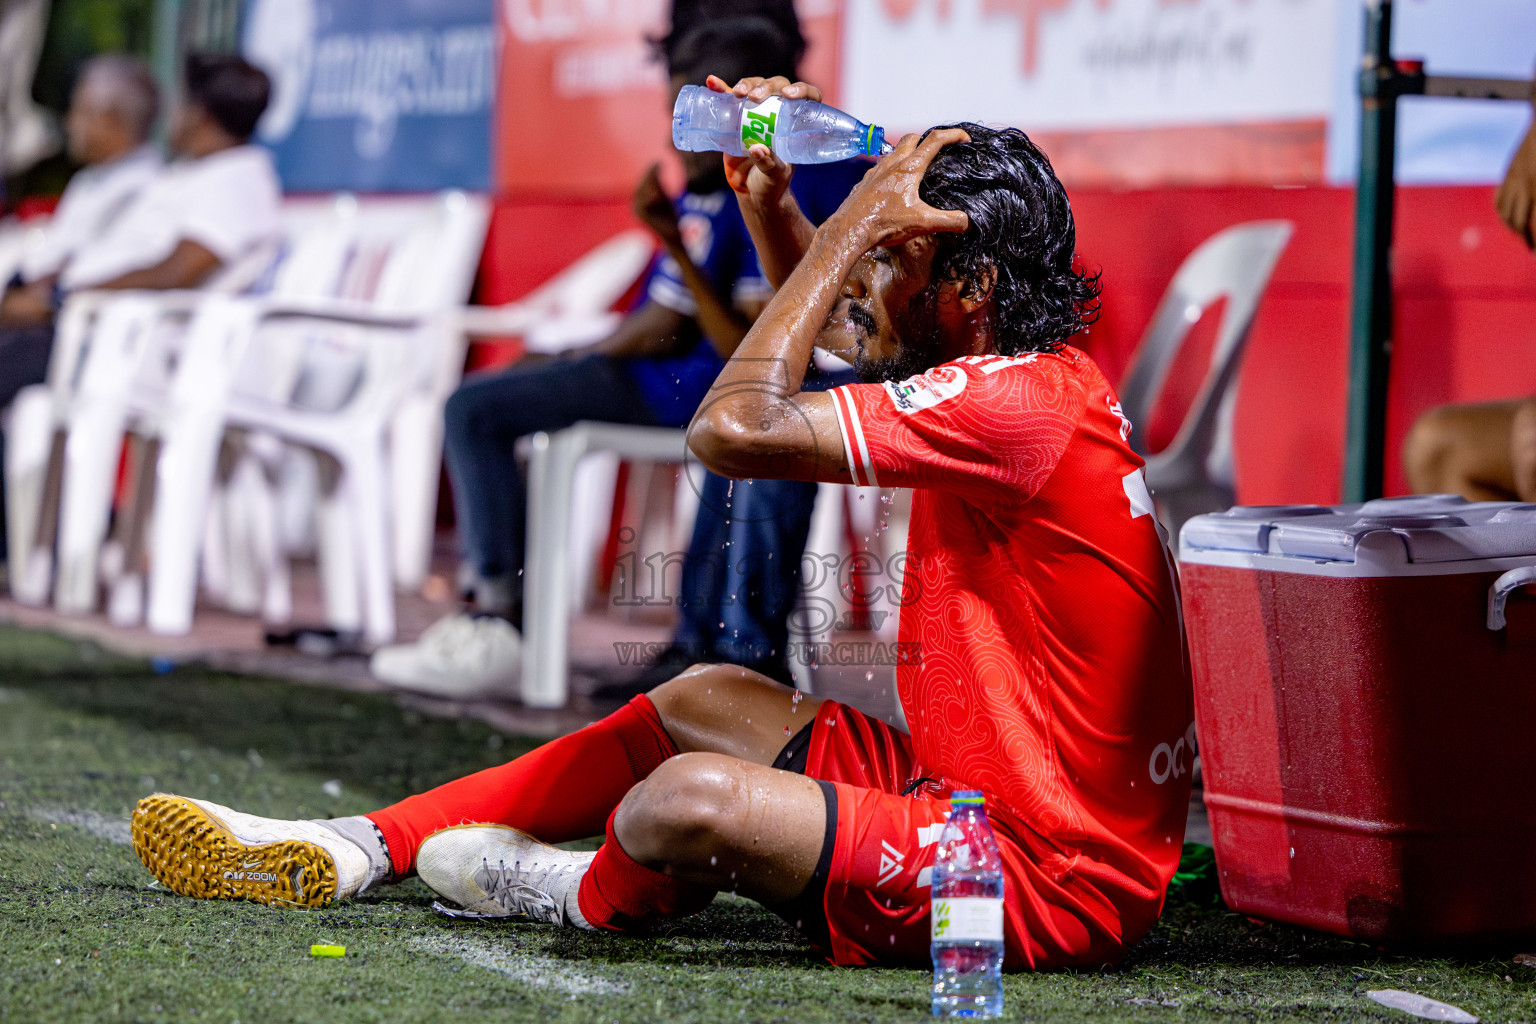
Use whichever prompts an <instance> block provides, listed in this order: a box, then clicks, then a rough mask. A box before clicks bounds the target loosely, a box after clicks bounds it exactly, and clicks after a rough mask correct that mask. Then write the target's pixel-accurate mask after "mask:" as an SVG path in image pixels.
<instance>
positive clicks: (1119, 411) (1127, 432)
mask: <svg viewBox="0 0 1536 1024" xmlns="http://www.w3.org/2000/svg"><path fill="white" fill-rule="evenodd" d="M1104 401H1105V402H1107V403H1109V411H1110V412H1111V413H1113V414H1114V417H1115V419H1117V420H1119V421H1120V440H1122V441H1129V440H1130V439H1131V421H1130V420H1128V419H1126V418H1125V409H1124V408H1122V407H1121V405H1120V403H1119V402H1117V401H1115V400H1114V399H1113V398H1111V397H1109V396H1108V395H1105V396H1104Z"/></svg>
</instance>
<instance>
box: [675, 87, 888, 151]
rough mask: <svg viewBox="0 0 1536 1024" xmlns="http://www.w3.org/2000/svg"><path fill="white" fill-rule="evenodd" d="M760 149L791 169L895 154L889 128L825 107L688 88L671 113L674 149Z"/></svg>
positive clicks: (801, 102) (819, 104)
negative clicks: (887, 137)
mask: <svg viewBox="0 0 1536 1024" xmlns="http://www.w3.org/2000/svg"><path fill="white" fill-rule="evenodd" d="M758 144H762V145H764V146H767V147H768V148H769V149H772V150H773V152H774V155H776V156H777V157H778V158H779V159H780V160H783V161H784V162H785V163H790V164H829V163H833V162H835V161H838V160H847V159H848V158H850V157H855V156H882V155H884V154H886V153H889V152H890V151H891V147H890V146H888V145H886V143H885V129H884V128H881V127H880V126H879V125H875V124H865V123H864V122H863V121H860V120H858V119H857V118H854V117H850V116H848V115H847V114H845V113H843V112H842V111H841V110H838V109H837V108H836V107H829V106H827V105H826V104H825V103H816V102H814V101H812V100H791V99H785V98H784V97H783V96H769V97H768V98H767V99H765V100H763V102H761V103H753V102H752V101H751V100H748V99H746V98H744V97H741V96H734V95H732V94H731V93H728V92H715V91H713V90H711V89H706V88H704V87H703V86H702V85H685V86H683V91H682V92H681V93H679V94H678V97H677V105H676V106H674V107H673V108H672V145H674V146H676V147H677V148H678V149H681V150H683V151H685V152H689V153H710V152H719V153H729V154H730V155H731V156H746V155H747V150H748V149H749V148H750V147H752V146H755V145H758Z"/></svg>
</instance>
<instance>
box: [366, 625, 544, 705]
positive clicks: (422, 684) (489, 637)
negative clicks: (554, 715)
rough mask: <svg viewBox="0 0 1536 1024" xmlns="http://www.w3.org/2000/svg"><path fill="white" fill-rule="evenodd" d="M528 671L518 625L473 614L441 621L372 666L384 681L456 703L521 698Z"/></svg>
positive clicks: (385, 651) (385, 650)
mask: <svg viewBox="0 0 1536 1024" xmlns="http://www.w3.org/2000/svg"><path fill="white" fill-rule="evenodd" d="M522 668H523V639H522V637H521V636H520V635H518V632H517V629H516V627H514V626H513V625H512V624H511V623H510V622H508V621H507V620H506V619H501V618H497V617H496V616H494V615H484V614H474V613H470V612H460V613H458V614H455V615H450V616H448V617H447V618H444V619H439V620H438V621H437V622H434V623H433V624H432V625H430V626H428V627H427V629H426V631H425V632H423V633H422V634H421V639H419V640H417V641H416V642H415V643H413V644H394V645H392V646H389V647H381V648H379V649H378V650H377V651H375V652H374V655H373V658H372V659H371V660H370V661H369V663H368V670H369V671H370V672H372V673H373V677H374V678H375V679H378V680H379V681H380V682H385V683H388V684H390V685H391V686H397V687H399V688H401V689H403V690H414V691H416V692H417V693H427V694H431V695H432V696H434V697H447V698H449V699H450V700H474V699H476V698H480V697H516V696H518V695H519V693H520V691H519V689H518V680H519V679H521V678H522Z"/></svg>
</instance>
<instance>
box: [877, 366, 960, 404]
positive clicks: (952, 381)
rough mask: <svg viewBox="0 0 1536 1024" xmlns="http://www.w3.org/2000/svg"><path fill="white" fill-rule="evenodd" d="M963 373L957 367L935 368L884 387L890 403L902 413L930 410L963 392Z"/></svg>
mask: <svg viewBox="0 0 1536 1024" xmlns="http://www.w3.org/2000/svg"><path fill="white" fill-rule="evenodd" d="M965 382H966V377H965V371H964V370H962V369H960V367H958V366H935V367H934V368H933V369H931V370H929V371H928V372H927V373H920V374H918V375H917V376H916V377H908V378H907V379H906V380H904V381H901V382H900V383H896V384H890V383H887V384H886V385H885V390H886V391H887V392H888V393H889V394H890V396H891V401H892V402H894V403H895V404H896V408H897V409H898V410H900V411H901V412H904V413H914V412H917V411H919V410H921V409H932V408H933V407H934V406H936V405H938V404H939V403H940V402H947V401H948V400H949V399H951V398H954V397H955V396H956V395H958V394H959V393H960V392H962V391H964V390H965Z"/></svg>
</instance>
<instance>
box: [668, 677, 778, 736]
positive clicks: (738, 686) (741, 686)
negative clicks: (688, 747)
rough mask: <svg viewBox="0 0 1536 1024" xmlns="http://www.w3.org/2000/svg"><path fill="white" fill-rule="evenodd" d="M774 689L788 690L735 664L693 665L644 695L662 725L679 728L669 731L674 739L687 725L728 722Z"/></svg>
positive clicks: (713, 724) (717, 724)
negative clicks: (659, 716) (653, 706)
mask: <svg viewBox="0 0 1536 1024" xmlns="http://www.w3.org/2000/svg"><path fill="white" fill-rule="evenodd" d="M778 690H783V691H784V692H785V693H786V694H787V693H788V692H789V690H788V688H787V687H784V686H783V685H781V684H780V683H777V682H774V681H773V680H772V679H769V678H768V677H767V676H764V675H762V674H760V673H758V672H754V671H752V670H751V669H746V668H742V667H741V666H739V665H695V666H693V667H692V668H690V669H688V670H687V671H686V672H684V673H682V674H681V675H679V676H676V677H675V678H673V679H670V680H668V681H667V682H665V683H662V684H661V685H660V686H658V687H656V689H654V690H652V691H651V692H650V693H649V694H648V696H649V697H650V699H651V703H652V704H654V705H655V707H656V713H657V714H659V715H661V721H662V724H663V725H666V726H667V727H668V728H669V729H672V727H673V726H678V727H679V731H675V732H674V734H673V735H674V738H676V737H677V736H678V734H679V732H683V733H686V732H687V727H688V726H705V727H709V726H715V727H718V726H719V725H721V724H722V723H726V724H729V723H730V722H732V721H734V720H735V716H737V715H739V714H740V713H741V709H742V708H743V707H747V706H750V703H751V702H752V701H755V700H759V699H762V698H763V697H764V696H765V693H766V692H768V691H778ZM747 714H749V715H750V712H747Z"/></svg>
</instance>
